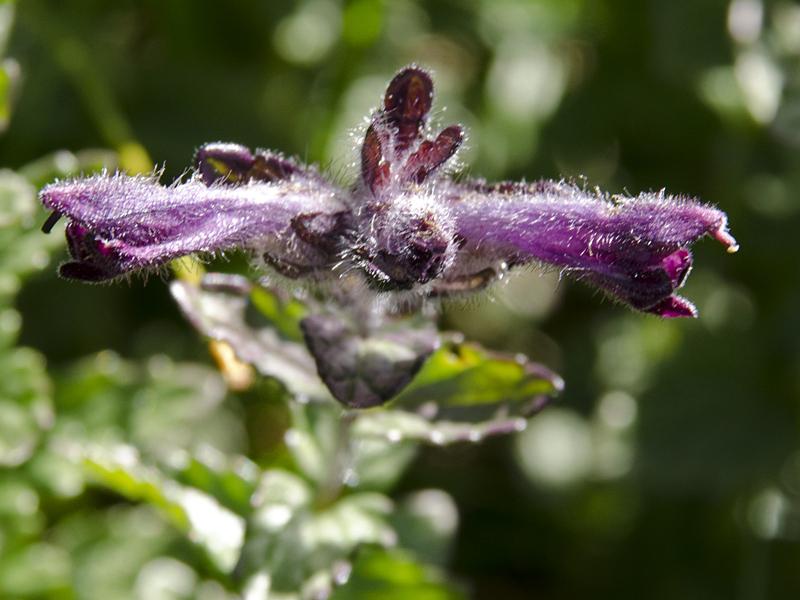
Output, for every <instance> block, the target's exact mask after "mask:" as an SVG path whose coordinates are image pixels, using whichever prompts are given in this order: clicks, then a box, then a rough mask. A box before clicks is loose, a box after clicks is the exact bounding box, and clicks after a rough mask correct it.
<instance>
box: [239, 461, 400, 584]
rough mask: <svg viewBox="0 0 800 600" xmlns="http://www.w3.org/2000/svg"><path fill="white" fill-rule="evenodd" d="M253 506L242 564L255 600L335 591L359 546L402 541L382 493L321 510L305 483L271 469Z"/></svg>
mask: <svg viewBox="0 0 800 600" xmlns="http://www.w3.org/2000/svg"><path fill="white" fill-rule="evenodd" d="M253 505H254V512H253V516H252V518H251V521H250V523H251V524H250V527H249V528H248V541H247V543H246V545H245V549H244V551H243V554H242V555H243V562H242V563H241V564H240V566H239V572H240V574H241V575H243V576H244V577H245V579H246V581H247V582H248V583H247V584H246V587H247V588H249V589H251V590H252V597H253V598H264V599H265V598H272V597H273V595H275V596H277V595H280V597H284V596H283V595H282V594H286V595H287V596H288V597H296V598H308V597H316V594H318V593H320V591H324V590H325V589H326V588H327V590H328V591H329V590H330V589H331V588H332V587H333V583H334V577H335V572H336V570H337V568H338V567H339V566H340V565H341V564H342V561H345V560H346V559H347V557H348V556H349V555H350V554H351V553H352V552H353V551H354V550H355V549H356V548H358V547H359V546H361V545H363V544H380V545H393V544H394V543H395V541H396V534H395V532H394V530H393V529H392V528H391V527H390V526H389V524H388V515H389V513H390V511H391V509H392V503H391V501H390V500H389V499H388V498H387V497H386V496H383V495H381V494H375V493H357V494H351V495H349V496H345V497H343V498H340V499H339V500H337V501H336V502H333V503H330V504H328V505H325V506H316V505H315V497H314V494H313V491H312V489H311V488H310V486H309V485H308V484H307V483H305V482H304V481H303V480H302V479H300V478H298V477H297V476H295V475H293V474H291V473H289V472H286V471H279V470H270V471H267V472H266V473H265V474H264V477H263V480H262V484H261V485H260V487H259V490H258V491H257V492H256V494H255V495H254V497H253ZM249 597H251V596H248V598H249Z"/></svg>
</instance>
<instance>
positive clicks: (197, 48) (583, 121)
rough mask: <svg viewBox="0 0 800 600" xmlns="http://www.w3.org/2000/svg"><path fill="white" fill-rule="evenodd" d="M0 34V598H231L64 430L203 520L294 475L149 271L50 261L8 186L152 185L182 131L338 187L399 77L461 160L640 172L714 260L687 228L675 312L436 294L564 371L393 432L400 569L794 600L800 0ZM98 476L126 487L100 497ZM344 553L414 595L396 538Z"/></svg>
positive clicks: (419, 8) (667, 1) (459, 317)
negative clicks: (302, 165) (465, 416)
mask: <svg viewBox="0 0 800 600" xmlns="http://www.w3.org/2000/svg"><path fill="white" fill-rule="evenodd" d="M0 46H2V48H3V51H4V54H3V56H4V57H5V58H4V60H3V62H2V63H1V66H2V70H1V71H0V99H1V101H0V121H2V127H4V128H5V130H4V131H3V133H2V137H0V164H1V165H3V170H2V171H0V597H3V598H104V599H109V598H129V597H139V598H147V599H152V598H193V597H197V598H206V599H212V598H225V597H229V596H230V594H232V593H233V592H232V590H231V586H230V585H229V582H228V581H226V579H225V578H224V577H222V576H221V575H220V574H219V573H220V570H221V569H222V567H220V565H226V564H228V563H229V562H230V558H229V557H228V556H227V555H226V554H225V553H226V552H227V551H228V549H226V547H225V546H224V538H225V535H224V532H225V531H228V529H226V528H225V527H223V528H222V529H221V530H212V531H195V530H193V529H192V527H193V525H192V523H191V522H189V521H191V519H190V520H189V521H186V515H185V514H183V513H175V511H174V507H173V504H171V503H172V502H173V500H174V498H171V497H170V494H169V493H167V492H164V490H163V489H162V490H161V491H159V486H158V485H157V483H158V482H157V481H156V482H155V483H154V480H153V479H152V477H155V475H154V474H153V473H151V472H147V473H145V474H144V475H142V474H141V473H139V475H141V477H140V478H139V479H137V478H136V476H134V475H131V474H130V472H128V473H127V475H126V473H122V474H120V473H117V476H119V477H122V478H123V479H124V477H125V476H128V477H129V479H124V481H123V480H120V479H119V478H118V479H117V480H115V482H114V483H113V485H111V486H102V485H97V484H98V481H99V482H100V483H102V482H103V481H102V480H103V477H106V478H108V477H111V476H112V475H113V473H112V475H109V473H110V471H109V469H105V470H103V468H102V467H103V464H104V463H103V460H102V459H100V458H98V459H97V462H96V465H99V466H98V467H97V469H96V471H95V472H94V473H92V472H91V469H89V468H87V465H86V464H82V465H79V464H76V463H75V461H74V460H72V459H71V454H70V452H71V449H72V448H73V445H74V443H75V441H76V440H83V441H86V442H87V443H88V442H91V443H96V444H99V445H102V444H104V443H106V442H109V441H114V442H117V441H120V442H125V443H127V444H130V446H128V447H132V448H135V449H137V451H138V453H139V454H140V455H141V456H143V457H146V458H147V459H148V460H149V461H151V462H159V461H160V463H163V464H165V465H166V467H164V468H165V469H167V470H168V471H169V473H170V474H171V476H173V477H174V478H175V479H176V480H177V481H180V482H182V483H183V484H185V485H186V486H197V487H200V488H204V489H208V488H209V486H211V487H213V486H214V485H216V486H222V488H221V489H222V490H223V491H222V492H219V493H218V494H217V497H218V498H220V497H224V498H227V500H225V502H227V505H228V506H229V507H232V508H233V509H235V508H236V506H237V502H239V503H241V502H244V503H245V504H246V502H247V500H246V498H247V494H246V493H245V492H246V490H244V491H243V490H239V491H237V489H238V488H237V487H236V486H237V485H240V484H241V482H242V481H245V482H246V481H247V476H246V473H245V474H244V475H242V473H243V472H245V471H246V470H247V468H249V467H248V466H247V465H251V466H257V465H260V466H266V465H286V466H287V467H290V466H291V465H292V461H293V458H292V456H291V455H290V453H289V452H288V451H287V449H286V446H285V444H284V442H283V433H284V429H285V427H286V424H287V420H288V417H287V411H286V408H285V404H284V403H283V401H282V398H281V394H282V392H281V391H280V390H279V389H278V388H277V387H276V385H275V384H274V382H269V381H262V382H259V383H258V384H257V385H256V386H255V387H252V388H250V389H249V390H247V391H240V392H233V391H228V390H226V388H225V385H224V382H223V380H222V379H221V378H220V376H219V374H218V373H217V371H216V369H215V366H214V363H213V361H212V360H211V358H210V357H209V355H208V351H207V346H205V345H204V344H202V343H201V342H200V341H199V339H198V336H197V335H196V333H195V332H194V331H193V330H192V329H191V328H190V327H189V325H188V324H187V323H186V322H185V321H184V320H183V319H182V317H181V316H180V314H179V312H178V310H177V308H176V306H175V305H174V303H173V301H172V300H171V298H170V296H169V292H168V289H167V286H166V285H164V284H163V283H162V282H161V281H160V280H159V279H158V278H151V279H150V280H149V281H147V282H145V281H144V280H143V279H142V278H137V279H134V280H133V281H132V282H131V283H130V284H127V285H126V284H121V285H113V286H100V287H98V286H86V285H79V284H74V283H69V282H65V281H61V280H58V279H57V278H56V276H55V266H56V264H57V263H58V261H59V259H60V258H61V257H63V253H64V250H63V241H62V239H61V238H60V236H55V237H54V236H49V237H48V236H44V235H42V234H41V233H39V232H38V230H37V228H38V225H39V224H40V223H41V222H42V221H43V220H44V218H45V214H44V212H43V211H42V210H41V209H40V208H38V206H37V203H36V201H35V193H36V190H37V188H38V187H39V186H41V185H42V184H44V183H46V182H47V181H49V180H51V179H52V178H53V177H56V176H66V175H68V174H72V173H77V172H80V171H88V170H91V169H95V168H99V167H100V166H102V165H105V166H109V167H111V168H113V167H115V166H116V165H120V166H122V167H124V168H126V169H129V170H134V171H135V170H149V169H150V168H152V165H153V164H154V163H155V164H158V165H165V179H167V180H169V179H172V178H174V177H176V176H178V175H180V174H181V173H182V172H183V170H184V168H185V167H187V166H188V165H189V162H190V160H191V156H192V153H193V151H194V149H195V148H196V147H197V146H198V145H199V144H201V143H203V142H207V141H213V140H225V141H236V142H239V143H243V144H247V145H249V146H252V147H265V148H275V149H280V150H283V151H285V152H286V153H288V154H292V155H296V156H299V157H301V158H302V159H304V160H308V161H312V162H317V163H320V164H321V165H323V166H324V168H326V169H328V170H329V171H331V172H333V173H335V174H336V176H337V177H338V178H340V179H341V180H343V181H346V180H348V178H351V177H352V176H353V173H354V171H353V161H354V138H353V135H354V132H357V131H358V126H359V125H360V124H362V121H361V119H362V118H363V116H364V115H366V114H367V113H368V111H369V109H370V108H371V107H373V106H374V105H376V103H377V102H378V100H379V98H380V95H381V93H382V91H383V88H384V86H385V83H386V82H387V81H388V80H389V78H390V77H391V75H392V74H393V73H394V72H395V71H396V70H397V69H399V68H400V67H401V66H403V65H405V64H407V63H409V62H417V63H419V64H422V65H425V66H428V67H430V68H432V69H433V70H434V72H435V75H436V84H437V92H438V95H437V104H436V109H437V116H438V118H440V120H441V122H443V123H449V122H462V123H464V124H465V125H466V126H467V127H468V129H469V132H470V138H469V147H468V148H467V150H466V152H464V154H463V155H462V159H463V162H464V169H465V170H466V171H467V172H470V173H473V174H476V175H482V176H486V177H488V178H493V179H498V178H515V179H519V178H528V179H533V178H537V177H555V178H558V177H570V178H585V181H586V184H587V185H590V186H595V185H597V186H600V187H602V188H604V189H609V190H611V191H622V190H629V191H631V192H636V191H639V190H643V189H659V188H662V187H665V188H666V189H668V190H669V191H670V192H672V193H685V194H690V195H694V196H698V197H701V198H703V199H705V200H707V201H710V202H714V203H716V204H717V205H719V206H720V207H721V208H722V209H724V210H725V211H727V212H728V214H729V215H730V221H731V223H732V230H733V233H734V234H735V235H736V237H737V238H738V240H739V242H740V243H741V246H742V250H741V251H740V253H739V254H738V255H736V256H733V257H729V256H726V255H725V253H724V252H722V251H721V250H720V248H719V247H717V246H716V245H715V244H712V243H701V244H699V245H698V246H697V249H696V269H695V272H694V274H693V276H692V277H691V278H690V281H689V284H688V286H687V290H686V295H687V296H688V297H690V298H692V299H693V300H695V301H696V302H697V305H698V308H699V310H700V313H701V318H700V319H699V320H697V321H660V320H657V319H655V318H651V317H646V316H642V315H639V314H633V313H630V312H628V311H626V310H625V309H624V308H621V307H618V306H614V305H611V304H610V303H609V302H606V301H604V300H602V299H601V298H599V297H597V296H594V295H593V294H592V293H591V292H590V291H588V290H587V289H586V288H583V287H581V286H580V285H577V284H569V283H567V284H561V283H559V282H558V281H557V277H556V276H554V275H552V274H551V275H544V276H542V275H540V274H536V273H534V274H531V273H523V274H521V275H520V276H518V277H516V278H512V280H511V281H510V282H509V283H508V284H506V285H505V286H503V287H500V288H498V289H496V290H494V291H493V292H492V293H491V294H487V295H486V298H485V299H484V300H482V301H481V302H479V303H470V304H469V305H463V304H455V305H450V306H448V307H447V308H446V310H445V313H444V316H443V318H442V320H443V326H445V327H447V328H451V329H457V330H461V331H464V332H465V333H466V334H467V335H468V336H469V337H470V338H473V339H476V340H478V341H481V342H483V343H485V344H486V345H487V346H490V347H494V348H497V349H504V350H507V351H511V352H524V353H526V354H528V355H529V356H531V357H533V358H535V359H537V360H539V361H541V362H542V363H544V364H545V365H547V366H549V367H550V368H552V369H554V370H555V371H557V372H559V373H560V374H561V375H562V376H563V377H564V379H565V380H566V382H567V387H566V391H565V393H564V394H563V395H562V398H561V400H560V401H559V403H558V404H557V405H556V406H554V407H551V408H549V409H547V410H546V411H545V412H544V413H543V414H541V415H539V416H537V417H536V418H535V419H533V420H532V421H531V423H530V426H529V427H528V429H527V430H526V431H525V432H523V433H521V434H518V435H514V436H509V437H505V438H501V439H493V440H490V441H487V442H485V443H483V444H479V445H468V444H462V445H456V446H448V447H447V448H427V449H424V450H422V451H420V452H418V453H417V454H416V455H415V458H414V460H413V462H412V463H411V466H410V468H408V469H407V470H406V471H405V472H404V474H403V476H402V478H401V479H400V480H399V481H397V482H391V481H387V482H383V483H382V484H381V485H382V486H383V489H384V490H385V491H388V492H389V493H390V495H391V497H392V498H393V499H395V500H396V501H397V502H398V503H400V504H402V503H404V502H406V503H411V504H413V502H414V501H415V499H416V501H417V504H418V505H421V506H423V507H424V510H423V511H422V512H423V513H425V511H426V510H427V511H428V512H427V517H426V518H427V519H428V521H427V523H428V524H427V525H426V526H425V527H423V528H422V531H423V532H425V531H428V532H429V531H434V530H435V531H438V532H439V534H441V535H438V537H436V539H437V540H440V542H441V543H439V545H438V546H437V544H436V543H433V542H430V543H425V542H424V540H423V543H417V544H416V547H417V548H428V549H429V550H430V555H429V556H424V557H422V558H424V559H425V562H429V563H438V564H440V565H443V566H444V567H446V569H447V572H448V573H449V574H450V579H451V580H452V581H454V582H455V588H454V589H458V590H461V591H465V592H467V593H468V594H471V595H472V596H473V597H475V598H504V599H511V600H513V599H515V598H520V599H522V598H542V599H554V600H555V599H566V598H585V597H589V596H591V597H594V598H615V599H622V598H632V599H633V598H643V597H647V598H664V599H673V598H682V599H691V598H698V599H700V598H702V599H704V600H705V599H714V598H720V599H729V598H741V599H747V600H751V599H752V600H756V599H766V598H796V597H798V595H800V570H798V563H799V562H800V546H798V544H797V540H798V536H800V454H798V450H800V435H798V434H800V420H799V417H800V414H799V412H798V409H800V344H798V338H799V337H800V310H798V306H800V282H798V265H799V264H800V263H799V261H798V258H800V253H799V252H798V250H797V231H798V226H800V60H799V57H800V5H798V4H796V3H791V2H787V1H781V2H772V1H763V2H762V1H761V0H733V1H732V2H728V1H727V0H708V1H704V2H674V1H673V0H591V1H590V0H527V1H526V0H467V1H456V0H449V1H448V0H436V1H431V2H414V1H412V0H391V1H388V0H387V1H385V2H384V1H381V0H352V1H345V0H308V1H304V2H288V1H270V2H258V1H255V0H252V1H247V0H229V1H227V2H224V3H221V2H213V1H210V0H196V1H193V2H189V1H180V0H139V1H134V0H118V1H116V2H113V3H112V2H102V1H99V0H70V1H56V0H52V1H46V0H24V1H20V2H17V3H14V2H3V3H0ZM445 107H446V111H445ZM151 161H152V162H151ZM242 264H243V261H237V260H234V261H232V262H229V263H226V264H224V265H222V267H223V268H225V269H226V270H237V269H240V268H241V266H242ZM178 451H183V454H181V453H180V452H178ZM244 455H246V456H247V457H249V459H247V460H246V462H242V461H240V462H238V463H236V464H232V463H231V461H234V462H235V460H239V459H235V458H232V457H241V456H244ZM176 456H177V457H182V459H180V460H178V459H177V458H176ZM409 457H410V455H409ZM117 458H119V457H117ZM120 460H122V459H120ZM242 460H245V459H242ZM181 461H182V462H181ZM250 461H252V462H250ZM122 462H123V463H124V460H123V461H122ZM242 465H245V466H242ZM143 468H144V467H143ZM387 468H388V467H387ZM134 471H135V470H134ZM132 472H133V471H132ZM231 473H233V475H232V474H231ZM398 474H399V471H398ZM234 475H235V476H234ZM148 478H149V479H148ZM142 482H144V483H142ZM237 482H238V483H237ZM125 485H128V488H126V489H127V492H128V493H127V494H125V495H126V496H128V498H132V497H138V498H140V499H143V500H146V502H144V503H139V502H132V501H130V500H124V499H123V498H122V496H121V495H119V493H115V492H112V491H109V489H108V488H109V487H111V488H112V489H116V490H117V492H119V490H120V488H124V487H125ZM287 485H288V484H287ZM137 486H139V487H137ZM142 486H143V487H142ZM204 486H205V487H204ZM426 488H438V489H440V490H444V492H446V494H443V493H441V492H435V493H433V492H431V493H433V494H434V495H433V496H431V495H430V494H429V495H428V496H423V497H422V500H420V497H419V496H418V495H413V494H412V493H417V494H418V492H417V491H418V490H422V489H426ZM218 491H219V490H218ZM159 494H161V495H160V496H159ZM226 494H227V496H226ZM409 494H412V495H409ZM436 494H438V495H436ZM225 502H223V503H225ZM154 507H155V508H154ZM431 507H433V508H431ZM454 507H457V513H456V511H455V509H454ZM170 511H172V513H171V512H170ZM431 511H433V512H431ZM437 511H438V512H437ZM165 514H166V517H165V516H164V515H165ZM408 514H409V515H412V516H413V515H415V514H416V517H414V518H419V514H417V513H414V512H413V511H409V512H408ZM182 515H183V516H182ZM456 515H457V516H456ZM409 519H411V521H406V522H405V524H403V523H402V522H401V523H400V525H398V526H397V528H398V529H399V530H402V531H412V530H413V529H414V527H413V522H414V521H413V518H412V517H409ZM437 527H438V529H437ZM184 533H188V534H189V538H190V539H192V540H193V541H194V542H198V539H199V540H200V542H202V541H203V539H209V540H212V541H213V540H217V541H220V540H222V542H221V543H222V547H221V548H219V547H217V548H216V549H215V550H214V549H213V548H212V550H214V551H213V552H211V553H210V554H203V553H201V552H199V551H198V550H197V544H193V543H191V542H189V541H187V539H186V537H185V536H184ZM379 534H380V532H377V533H376V535H378V536H379ZM203 536H206V537H205V538H204V537H203ZM423 538H424V536H423ZM425 539H428V538H425ZM431 539H432V538H431ZM408 545H409V546H410V547H414V544H413V543H409V544H408ZM212 546H213V544H212ZM209 556H211V557H212V558H209ZM417 558H419V557H417ZM215 560H216V561H217V562H215ZM381 560H383V561H384V563H381V562H380V561H381ZM226 561H227V562H226ZM375 561H377V562H376V565H373V566H375V569H374V571H375V572H378V573H382V575H381V577H383V578H384V579H386V578H391V577H399V578H400V579H402V578H403V577H405V576H407V577H408V581H412V580H414V581H416V580H415V579H414V577H416V576H417V575H418V574H415V573H417V572H416V571H414V569H415V568H417V567H416V566H415V565H416V563H414V562H413V561H412V559H410V558H408V557H407V556H394V555H393V556H390V557H385V556H380V555H379V556H377V557H376V558H375ZM404 561H406V562H404ZM365 576H366V575H365ZM421 580H422V579H420V581H421ZM387 585H388V584H387ZM390 587H393V588H394V589H401V582H400V581H399V580H396V581H395V582H394V583H393V584H391V585H390ZM343 589H347V588H343ZM426 589H428V591H429V593H430V594H431V596H430V597H432V598H433V597H437V598H438V597H447V596H446V595H435V594H439V593H441V594H447V593H449V592H445V591H442V590H439V588H436V589H434V588H426ZM431 590H433V591H431ZM436 590H439V591H436ZM416 593H421V592H419V590H418V591H417V592H416ZM454 593H455V592H454ZM409 594H410V592H409ZM348 597H350V596H348ZM353 597H362V596H358V595H354V596H353ZM378 597H384V596H378ZM386 597H388V596H386ZM398 597H403V596H398ZM407 597H412V596H411V595H409V596H407ZM414 597H424V596H421V595H417V596H414Z"/></svg>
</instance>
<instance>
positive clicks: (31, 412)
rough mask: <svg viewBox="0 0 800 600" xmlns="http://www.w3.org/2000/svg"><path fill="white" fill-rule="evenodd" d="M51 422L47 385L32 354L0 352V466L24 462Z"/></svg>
mask: <svg viewBox="0 0 800 600" xmlns="http://www.w3.org/2000/svg"><path fill="white" fill-rule="evenodd" d="M52 422H53V407H52V400H51V397H50V381H49V379H48V377H47V373H46V371H45V367H44V360H43V359H42V357H41V356H40V355H39V354H38V353H37V352H34V351H33V350H30V349H28V348H17V349H12V350H6V351H3V350H2V349H0V466H17V465H20V464H22V463H23V462H25V461H26V460H28V458H30V456H31V454H32V453H33V451H34V450H35V448H36V446H37V444H38V442H39V439H40V435H41V432H42V431H44V430H46V429H48V428H49V427H50V426H51V425H52Z"/></svg>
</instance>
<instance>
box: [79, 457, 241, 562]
mask: <svg viewBox="0 0 800 600" xmlns="http://www.w3.org/2000/svg"><path fill="white" fill-rule="evenodd" d="M76 450H77V451H78V452H79V453H80V454H81V455H82V459H83V464H84V465H85V467H86V469H87V471H88V473H89V474H90V475H91V476H92V477H93V478H94V479H95V480H96V481H97V482H98V483H100V484H102V485H103V486H105V487H108V488H109V489H112V490H114V491H115V492H117V493H119V494H120V495H122V496H124V497H126V498H128V499H129V500H134V501H140V502H146V503H148V504H150V505H152V506H154V507H155V508H157V509H158V510H159V512H160V513H161V514H162V515H163V516H164V517H165V518H166V519H167V520H168V521H169V522H170V523H172V525H174V526H175V527H176V528H178V530H180V531H182V532H183V533H184V534H186V535H187V536H188V537H189V539H190V540H192V541H193V542H195V543H196V544H198V545H199V546H201V547H202V548H203V549H204V550H205V551H206V553H207V554H208V556H209V558H210V559H211V560H212V562H213V563H214V565H215V566H216V567H217V568H218V569H219V570H220V571H222V572H223V573H229V572H230V571H231V570H232V569H233V567H234V565H235V564H236V562H237V560H238V559H239V553H240V551H241V548H242V544H243V542H244V519H242V518H241V517H239V516H238V515H236V514H234V513H233V512H231V511H230V510H228V509H227V508H225V507H223V506H222V505H221V504H220V503H219V502H217V500H215V499H214V498H212V497H211V496H209V495H208V494H206V493H204V492H201V491H200V490H198V489H195V488H192V487H189V486H183V485H180V484H178V483H177V482H176V481H174V480H171V479H169V478H167V477H166V476H164V475H163V474H162V473H161V472H159V471H158V470H156V469H155V468H153V467H150V466H146V465H144V464H143V463H142V462H141V461H140V459H139V454H138V452H137V451H136V449H135V448H133V447H131V446H124V445H117V446H113V447H110V448H103V447H101V446H94V447H90V448H79V449H77V448H76Z"/></svg>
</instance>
